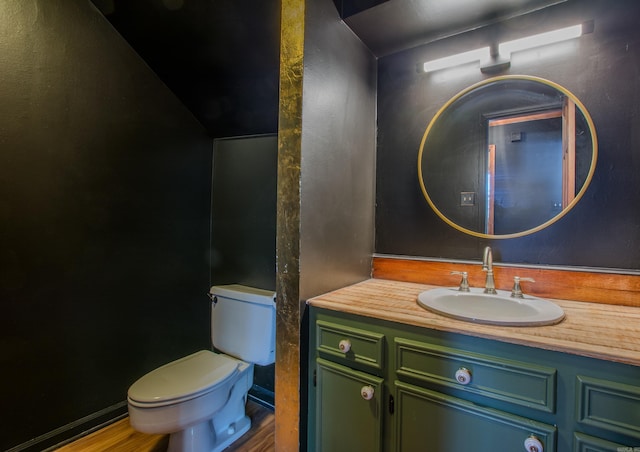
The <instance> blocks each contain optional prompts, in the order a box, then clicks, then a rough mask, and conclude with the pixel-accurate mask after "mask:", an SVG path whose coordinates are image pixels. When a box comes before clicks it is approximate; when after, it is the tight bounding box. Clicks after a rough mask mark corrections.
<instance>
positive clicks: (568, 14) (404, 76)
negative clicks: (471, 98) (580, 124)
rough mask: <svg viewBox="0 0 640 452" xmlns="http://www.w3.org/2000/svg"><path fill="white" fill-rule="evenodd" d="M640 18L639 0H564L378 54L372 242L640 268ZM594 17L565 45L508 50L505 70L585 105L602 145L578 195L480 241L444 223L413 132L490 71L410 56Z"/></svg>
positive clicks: (392, 249) (410, 249) (400, 249)
mask: <svg viewBox="0 0 640 452" xmlns="http://www.w3.org/2000/svg"><path fill="white" fill-rule="evenodd" d="M638 17H640V3H638V2H636V1H634V0H619V1H616V2H610V1H605V0H580V1H577V0H570V1H568V2H566V3H562V4H560V5H557V6H555V7H550V8H547V9H544V10H542V11H539V12H537V13H532V14H529V15H527V16H523V17H520V18H517V19H513V20H511V21H507V22H503V23H499V24H495V25H493V26H490V27H486V28H481V29H478V30H475V31H472V32H468V33H465V34H462V35H458V36H455V37H452V38H448V39H444V40H441V41H438V42H434V43H431V44H429V45H425V46H421V47H417V48H412V49H409V50H406V51H403V52H399V53H396V54H393V55H390V56H387V57H383V58H381V59H379V72H378V80H379V82H378V157H377V158H378V161H377V182H376V183H377V207H376V252H378V253H385V254H398V255H410V256H419V257H430V258H447V259H475V260H478V259H480V256H481V251H482V248H483V247H484V246H485V245H488V244H489V245H491V246H493V248H494V257H495V258H496V260H500V261H504V262H514V263H528V264H552V265H571V266H590V267H607V268H622V269H635V270H637V269H639V268H640V189H639V188H638V187H639V186H640V176H639V175H640V158H638V155H639V152H640V135H639V134H638V133H637V124H636V123H637V121H638V118H639V117H640V28H639V27H638ZM591 19H593V20H594V21H595V29H594V32H593V33H591V34H587V35H584V36H582V37H581V38H580V39H578V40H576V41H574V42H572V43H569V44H568V45H564V46H563V50H564V53H561V54H555V55H554V54H553V52H552V51H551V50H549V49H547V50H537V51H533V52H530V53H529V54H528V55H526V54H524V52H522V53H520V54H515V55H514V56H513V58H512V64H511V67H510V69H508V70H507V71H505V72H503V74H525V75H534V76H538V77H542V78H546V79H549V80H551V81H554V82H556V83H559V84H560V85H562V86H564V87H565V88H567V89H568V90H569V91H571V92H573V93H574V94H575V95H576V96H577V97H578V98H579V99H580V100H581V101H582V102H583V103H584V105H585V106H586V108H587V110H588V111H589V112H590V114H591V116H592V118H593V120H594V122H595V127H596V132H597V135H598V144H599V156H598V163H597V167H596V171H595V175H594V178H593V181H592V183H591V185H590V187H589V189H588V190H587V192H586V193H585V195H584V197H583V199H582V200H581V201H580V202H579V204H578V205H577V206H576V207H575V208H574V209H573V210H572V211H571V212H569V213H568V214H567V215H566V216H565V217H563V218H562V219H561V220H560V221H558V222H557V223H555V224H553V225H552V226H550V227H548V228H547V229H545V230H543V231H541V232H537V233H535V234H533V235H530V236H526V237H522V238H516V239H506V240H484V239H479V238H475V237H472V236H468V235H465V234H463V233H461V232H459V231H457V230H455V229H453V228H452V227H450V226H448V225H446V224H445V223H444V222H443V221H442V220H441V219H440V218H439V217H437V216H436V214H435V213H434V212H433V211H432V210H431V209H430V207H429V205H428V204H427V202H426V201H425V199H424V198H423V196H422V193H421V191H420V187H419V183H418V177H417V155H418V149H419V146H420V141H421V139H422V136H423V134H424V131H425V129H426V127H427V125H428V124H429V122H430V120H431V118H432V117H433V116H434V115H435V113H436V112H437V110H438V109H439V108H440V107H441V106H442V105H444V104H445V102H447V100H449V99H450V98H451V97H453V96H454V95H455V94H456V93H458V92H459V91H461V90H462V89H464V88H466V87H467V86H470V85H472V84H474V83H477V82H479V81H481V80H483V79H485V78H488V77H490V76H491V75H485V74H482V73H481V72H480V70H479V69H475V70H472V71H466V72H464V73H463V74H462V73H457V74H455V75H454V74H453V73H449V74H444V75H443V74H437V73H434V74H431V75H427V74H420V73H418V72H417V71H416V65H417V63H419V62H424V61H427V60H431V59H434V58H439V57H442V56H446V55H449V54H454V53H459V52H463V51H466V50H471V49H475V48H478V47H481V46H484V45H488V44H490V43H492V42H496V41H498V42H500V41H506V40H510V39H515V38H518V37H522V36H528V35H532V34H536V33H539V32H540V31H542V30H550V29H554V28H560V27H563V26H568V25H572V24H576V23H582V22H584V21H587V20H591ZM532 55H533V58H532V57H531V56H532ZM461 133H464V131H461Z"/></svg>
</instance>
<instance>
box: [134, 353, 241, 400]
mask: <svg viewBox="0 0 640 452" xmlns="http://www.w3.org/2000/svg"><path fill="white" fill-rule="evenodd" d="M241 364H242V361H238V360H237V359H234V358H231V357H229V356H227V355H222V354H217V353H213V352H211V351H208V350H201V351H199V352H196V353H193V354H191V355H189V356H186V357H184V358H181V359H178V360H176V361H173V362H170V363H169V364H165V365H164V366H162V367H159V368H157V369H155V370H153V371H151V372H149V373H148V374H146V375H144V376H143V377H141V378H140V379H139V380H138V381H136V382H135V383H134V384H133V385H131V387H130V388H129V392H128V397H127V398H128V401H129V403H130V404H131V405H133V406H137V407H141V408H154V407H161V406H165V405H171V404H176V403H180V402H185V401H187V400H190V399H193V398H196V397H200V396H201V395H203V394H206V393H207V392H210V391H212V390H213V389H215V388H216V387H217V386H219V385H221V384H224V383H225V382H226V381H227V380H229V379H231V378H233V377H234V376H235V375H236V374H237V373H238V372H239V367H240V365H241Z"/></svg>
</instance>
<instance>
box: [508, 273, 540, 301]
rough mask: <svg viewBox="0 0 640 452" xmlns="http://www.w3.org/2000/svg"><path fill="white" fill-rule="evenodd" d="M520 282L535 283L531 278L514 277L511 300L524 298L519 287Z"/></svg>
mask: <svg viewBox="0 0 640 452" xmlns="http://www.w3.org/2000/svg"><path fill="white" fill-rule="evenodd" d="M520 281H529V282H536V281H535V280H534V279H533V278H521V277H520V276H514V277H513V289H511V297H512V298H524V296H523V294H522V288H521V287H520Z"/></svg>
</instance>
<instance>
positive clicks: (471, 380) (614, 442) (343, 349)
mask: <svg viewBox="0 0 640 452" xmlns="http://www.w3.org/2000/svg"><path fill="white" fill-rule="evenodd" d="M309 345H310V348H309V415H308V416H309V417H308V421H309V428H308V450H310V451H330V452H334V451H353V450H366V451H418V450H419V451H425V452H430V451H434V452H442V451H448V450H451V451H454V450H474V451H481V452H483V451H484V452H495V451H503V450H504V451H529V452H536V451H538V452H542V451H558V452H626V451H629V450H630V451H633V450H634V448H636V447H637V448H638V450H640V368H639V367H636V366H630V365H624V364H620V363H615V362H610V361H601V360H596V359H591V358H586V357H581V356H577V355H572V354H566V353H559V352H554V351H549V350H543V349H539V348H535V347H527V346H522V345H516V344H510V343H506V342H503V341H497V340H491V339H485V338H478V337H473V336H471V335H466V334H458V333H450V332H443V331H438V330H433V329H429V328H421V327H416V326H411V325H406V324H401V323H394V322H388V321H384V320H379V319H377V318H371V317H362V316H357V315H351V314H346V313H342V312H338V311H332V310H326V309H320V308H316V307H313V306H311V308H310V335H309ZM525 444H526V448H525Z"/></svg>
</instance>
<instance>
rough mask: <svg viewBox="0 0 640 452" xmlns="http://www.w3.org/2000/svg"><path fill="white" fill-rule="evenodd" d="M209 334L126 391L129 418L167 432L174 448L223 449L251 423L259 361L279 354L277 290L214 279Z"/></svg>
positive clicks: (147, 429)
mask: <svg viewBox="0 0 640 452" xmlns="http://www.w3.org/2000/svg"><path fill="white" fill-rule="evenodd" d="M210 295H211V300H212V303H211V340H212V343H213V346H214V348H215V349H216V351H219V352H220V353H215V352H212V351H210V350H200V351H198V352H196V353H193V354H191V355H189V356H185V357H184V358H180V359H178V360H176V361H173V362H170V363H168V364H165V365H163V366H161V367H159V368H157V369H155V370H153V371H151V372H149V373H148V374H146V375H144V376H143V377H141V378H140V379H138V380H137V381H136V382H135V383H133V384H132V385H131V387H130V388H129V391H128V394H127V404H128V409H129V422H130V423H131V426H132V427H133V428H134V429H136V430H138V431H140V432H144V433H160V434H167V433H168V434H169V448H168V451H169V452H187V451H189V452H204V451H207V452H210V451H211V452H217V451H220V450H223V449H225V448H226V447H228V446H229V445H230V444H231V443H233V442H234V441H235V440H236V439H238V438H239V437H241V436H242V435H243V434H244V433H246V431H247V430H249V428H250V427H251V420H250V419H249V417H248V416H247V415H246V413H245V406H246V401H247V393H248V391H249V389H250V388H251V386H252V384H253V366H254V364H258V365H268V364H272V363H273V362H274V361H275V322H276V320H275V319H276V317H275V294H274V293H273V292H270V291H267V290H262V289H256V288H253V287H247V286H242V285H238V284H232V285H225V286H213V287H212V288H211V290H210Z"/></svg>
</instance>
